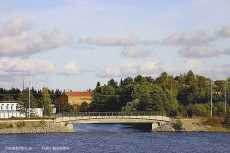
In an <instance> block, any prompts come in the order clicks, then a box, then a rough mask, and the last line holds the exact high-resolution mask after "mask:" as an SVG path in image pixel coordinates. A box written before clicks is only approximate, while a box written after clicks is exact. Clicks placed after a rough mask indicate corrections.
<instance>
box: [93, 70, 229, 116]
mask: <svg viewBox="0 0 230 153" xmlns="http://www.w3.org/2000/svg"><path fill="white" fill-rule="evenodd" d="M229 82H230V78H228V79H227V80H217V81H212V80H211V79H210V78H206V77H204V76H200V75H195V74H194V73H193V72H192V71H191V70H190V71H189V72H188V73H187V74H180V75H179V76H176V77H173V76H170V75H168V74H167V73H166V72H163V73H161V75H160V76H159V77H157V78H156V79H153V78H152V77H143V76H141V75H138V76H136V77H135V78H131V77H127V78H125V79H121V80H120V82H119V83H118V82H116V81H114V79H110V80H109V81H108V83H107V84H106V85H100V82H98V83H97V85H96V88H95V89H94V90H93V95H92V102H91V104H90V106H89V108H88V111H102V112H103V111H158V112H161V113H162V112H164V113H167V114H168V115H170V116H177V115H183V116H210V113H211V105H210V104H211V102H212V103H213V105H212V115H213V116H223V115H229V114H230V108H229V105H228V101H229Z"/></svg>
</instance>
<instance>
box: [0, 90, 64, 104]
mask: <svg viewBox="0 0 230 153" xmlns="http://www.w3.org/2000/svg"><path fill="white" fill-rule="evenodd" d="M26 89H27V88H26ZM26 89H25V90H26ZM30 92H31V94H32V95H33V97H34V98H35V99H37V100H38V99H40V98H41V97H42V89H38V90H36V89H34V88H33V87H32V88H31V89H30ZM22 93H23V90H20V89H18V88H13V87H12V88H11V89H4V88H0V101H17V100H18V98H19V95H20V94H22ZM48 93H49V95H50V98H51V100H52V104H54V103H55V99H56V98H57V97H59V96H61V94H62V91H61V90H59V89H56V90H49V89H48Z"/></svg>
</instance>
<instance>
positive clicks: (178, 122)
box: [173, 119, 183, 131]
mask: <svg viewBox="0 0 230 153" xmlns="http://www.w3.org/2000/svg"><path fill="white" fill-rule="evenodd" d="M173 128H174V129H175V130H177V131H180V130H182V129H183V122H182V121H181V120H180V119H177V120H176V122H175V123H174V125H173Z"/></svg>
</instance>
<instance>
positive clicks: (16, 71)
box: [0, 59, 55, 77]
mask: <svg viewBox="0 0 230 153" xmlns="http://www.w3.org/2000/svg"><path fill="white" fill-rule="evenodd" d="M0 70H1V71H0V76H1V77H11V76H31V75H39V74H49V73H52V72H54V71H55V67H54V65H53V64H52V63H50V62H47V61H44V60H39V59H35V60H29V59H26V60H9V59H0Z"/></svg>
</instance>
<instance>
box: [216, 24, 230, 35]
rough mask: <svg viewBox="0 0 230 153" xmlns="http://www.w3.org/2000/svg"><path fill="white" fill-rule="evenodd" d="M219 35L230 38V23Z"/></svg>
mask: <svg viewBox="0 0 230 153" xmlns="http://www.w3.org/2000/svg"><path fill="white" fill-rule="evenodd" d="M218 34H219V35H221V36H224V37H230V23H229V24H227V25H225V26H223V27H222V28H221V29H220V30H219V31H218Z"/></svg>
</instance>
